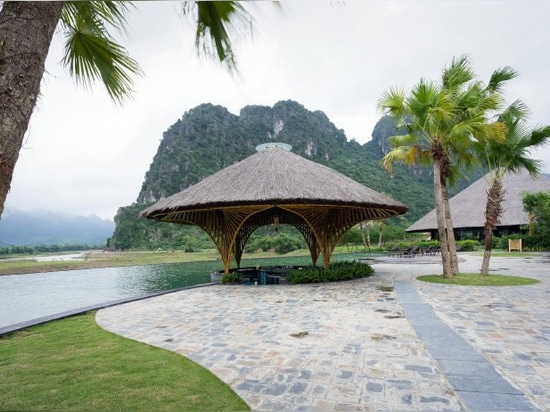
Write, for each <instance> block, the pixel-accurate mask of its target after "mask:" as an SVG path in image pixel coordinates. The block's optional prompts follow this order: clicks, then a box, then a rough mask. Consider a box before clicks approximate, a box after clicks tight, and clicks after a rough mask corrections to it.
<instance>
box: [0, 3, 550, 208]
mask: <svg viewBox="0 0 550 412" xmlns="http://www.w3.org/2000/svg"><path fill="white" fill-rule="evenodd" d="M178 4H179V3H178V2H174V3H173V2H136V5H137V10H136V11H135V13H134V15H133V16H132V18H131V19H130V23H131V25H132V30H131V33H130V39H128V41H125V42H126V44H128V49H129V51H130V53H131V55H132V56H134V57H135V58H136V59H137V60H138V61H139V62H140V64H141V65H142V67H143V70H144V73H145V76H144V77H143V78H139V79H137V80H136V84H135V95H134V99H133V101H130V102H128V103H127V104H125V105H124V106H122V107H119V106H115V105H114V104H113V103H112V102H111V101H110V100H109V99H108V97H107V96H106V93H105V92H104V91H103V89H102V87H101V86H100V85H96V86H95V87H94V88H93V90H91V91H84V90H82V89H80V88H77V87H76V86H75V84H74V81H73V80H72V79H70V78H69V76H68V75H67V73H66V71H65V70H64V69H63V68H62V67H61V66H59V64H58V62H59V61H60V59H61V48H62V45H61V41H60V39H59V38H58V39H56V41H55V42H54V43H53V44H52V47H51V48H50V55H49V57H48V61H47V70H48V73H47V75H46V76H45V78H44V81H43V87H42V97H41V99H40V102H39V105H38V107H37V109H36V111H35V114H34V115H33V118H32V121H31V125H30V128H29V130H28V132H27V137H26V142H25V145H24V149H23V150H22V152H21V155H20V160H19V162H18V164H17V166H16V170H15V176H14V180H13V183H12V190H11V192H10V194H9V195H8V202H7V206H8V207H14V208H19V209H24V210H28V209H33V208H48V209H52V210H55V211H60V212H69V213H74V214H98V215H99V216H101V217H104V218H112V217H113V216H114V214H115V213H116V210H117V208H118V207H120V206H125V205H128V204H131V203H132V202H133V201H135V199H136V197H137V195H138V193H139V190H140V188H141V184H142V182H143V178H144V175H145V172H146V171H147V170H148V168H149V165H150V163H151V161H152V160H153V156H154V154H155V153H156V150H157V147H158V144H159V141H160V139H161V138H162V133H163V132H164V131H165V130H166V129H167V128H168V127H169V126H170V125H171V124H173V123H174V122H175V121H176V120H177V119H178V118H180V117H181V116H182V115H183V113H185V112H186V111H188V110H190V109H191V108H193V107H195V106H197V105H199V104H201V103H207V102H211V103H214V104H220V105H223V106H225V107H227V108H228V109H229V110H230V111H231V112H233V113H238V111H239V110H240V109H241V108H242V107H243V106H245V105H248V104H263V105H268V106H272V105H273V104H274V103H276V102H277V101H279V100H286V99H293V100H296V101H298V102H300V103H301V104H303V105H304V106H305V107H306V108H308V109H309V110H321V111H323V112H325V114H326V115H327V116H328V117H329V119H331V121H332V122H333V123H334V124H335V125H336V127H338V128H340V129H344V131H345V132H346V135H347V136H348V139H356V140H357V141H359V142H361V143H363V142H366V141H367V140H369V139H370V136H371V133H372V129H373V127H374V124H375V123H376V121H377V120H378V119H379V118H380V113H379V112H377V111H376V103H377V101H378V99H379V97H380V96H381V94H382V93H383V92H384V91H385V90H387V89H388V88H390V87H393V86H396V87H403V88H410V87H411V86H412V85H413V84H414V83H416V82H417V81H418V80H419V79H420V78H422V77H424V78H428V79H434V80H436V79H438V78H439V76H440V74H441V70H442V69H443V67H444V66H445V65H446V64H448V63H449V62H450V61H451V59H452V58H453V57H454V56H460V55H462V54H468V55H469V56H470V58H471V61H472V65H473V67H474V69H475V71H476V73H477V74H478V76H479V78H480V79H484V80H487V79H488V78H489V76H490V74H491V72H492V71H493V70H494V69H496V68H498V67H502V66H505V65H509V66H512V67H513V68H515V69H517V70H518V71H519V72H520V74H521V75H520V77H519V78H518V79H515V80H513V81H512V82H510V83H509V85H508V87H507V88H506V97H507V99H508V100H509V101H510V102H511V101H513V100H514V99H516V98H521V99H522V100H524V101H525V102H526V103H527V104H528V106H529V107H530V108H531V111H532V117H531V121H532V122H533V124H536V125H541V124H549V123H550V109H549V107H550V94H549V93H548V90H550V78H549V76H548V75H547V70H548V67H549V66H550V49H549V48H548V47H547V41H548V39H550V26H549V25H548V24H547V22H546V16H548V15H550V3H548V2H546V1H536V0H523V1H520V0H507V1H499V0H487V1H483V0H480V1H429V0H426V1H421V0H410V1H390V0H388V1H349V2H345V4H344V5H341V4H334V3H332V2H328V1H327V2H320V1H318V0H317V1H313V0H309V1H300V2H294V1H293V2H290V1H287V2H284V3H283V8H282V10H279V9H277V8H275V7H273V6H272V5H271V4H269V2H255V3H253V7H252V12H253V13H254V15H255V16H256V21H255V26H256V31H255V33H254V36H253V38H252V39H250V38H242V39H239V40H237V41H236V43H235V49H236V51H237V58H238V63H239V67H240V75H239V76H231V75H230V74H229V73H228V72H227V70H225V69H224V68H223V67H221V66H220V65H219V64H218V63H217V62H215V61H212V60H205V59H199V58H197V53H196V50H195V48H194V29H193V27H192V25H190V24H189V21H187V20H186V19H183V20H182V19H181V18H180V17H178V12H177V10H178V7H179V6H178ZM533 155H534V157H538V158H541V159H542V160H544V161H545V171H546V172H547V173H550V147H546V148H545V149H544V150H540V151H537V152H536V153H534V154H533Z"/></svg>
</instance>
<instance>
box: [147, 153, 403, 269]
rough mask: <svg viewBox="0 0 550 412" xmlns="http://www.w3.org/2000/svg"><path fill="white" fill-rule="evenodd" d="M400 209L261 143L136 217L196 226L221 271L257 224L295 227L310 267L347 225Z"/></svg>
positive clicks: (326, 170)
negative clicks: (208, 241) (259, 147)
mask: <svg viewBox="0 0 550 412" xmlns="http://www.w3.org/2000/svg"><path fill="white" fill-rule="evenodd" d="M407 210H408V209H407V207H406V206H404V205H403V204H401V203H399V202H397V201H395V200H394V199H391V198H390V197H388V196H386V195H383V194H381V193H378V192H376V191H374V190H372V189H370V188H368V187H366V186H364V185H361V184H359V183H357V182H355V181H353V180H352V179H350V178H348V177H346V176H344V175H342V174H341V173H339V172H336V171H334V170H332V169H330V168H328V167H326V166H323V165H320V164H318V163H315V162H312V161H309V160H306V159H304V158H302V157H300V156H298V155H296V154H293V153H291V152H289V151H286V150H283V149H281V148H280V147H278V146H274V147H269V146H266V145H263V147H262V151H260V152H259V153H256V154H254V155H252V156H250V157H248V158H246V159H244V160H243V161H241V162H239V163H236V164H234V165H232V166H229V167H227V168H226V169H223V170H221V171H219V172H218V173H215V174H214V175H212V176H209V177H207V178H205V179H204V180H202V181H201V182H199V183H197V184H196V185H194V186H191V187H189V188H187V189H185V190H183V191H182V192H179V193H177V194H175V195H173V196H170V197H168V198H166V199H163V200H160V201H159V202H157V203H156V204H154V205H152V206H150V207H149V208H147V209H146V210H144V211H143V212H142V215H143V216H145V217H147V218H150V219H156V220H160V221H164V222H172V223H182V224H193V225H197V226H199V227H201V228H202V229H203V230H204V231H205V232H206V233H207V234H208V235H209V236H210V238H211V239H212V240H213V241H214V243H215V245H216V247H217V249H218V251H219V253H220V257H221V260H222V262H223V266H224V271H225V272H228V271H229V265H230V262H231V257H233V258H234V259H235V262H236V264H237V266H240V262H241V258H242V253H243V250H244V247H245V245H246V242H247V241H248V239H249V238H250V235H251V234H252V233H253V232H254V231H255V230H256V229H258V228H259V227H261V226H266V225H272V224H288V225H292V226H294V227H295V228H296V229H297V230H298V231H299V232H300V233H301V234H302V236H303V237H304V239H305V241H306V243H307V245H308V249H309V252H310V255H311V260H312V264H313V265H316V264H317V260H318V258H319V256H321V257H322V261H323V266H324V267H327V266H328V265H329V263H330V258H331V255H332V253H333V251H334V248H335V247H336V245H337V243H338V241H339V240H340V238H341V237H342V236H343V235H344V233H345V232H346V231H347V230H349V229H350V228H351V227H353V226H354V225H356V224H357V223H360V222H363V221H365V220H376V219H386V218H389V217H393V216H396V215H399V214H402V213H405V212H406V211H407Z"/></svg>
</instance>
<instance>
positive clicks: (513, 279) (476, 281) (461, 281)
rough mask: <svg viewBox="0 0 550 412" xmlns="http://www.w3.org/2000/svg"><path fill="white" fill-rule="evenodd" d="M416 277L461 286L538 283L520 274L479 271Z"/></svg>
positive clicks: (423, 280)
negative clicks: (446, 275)
mask: <svg viewBox="0 0 550 412" xmlns="http://www.w3.org/2000/svg"><path fill="white" fill-rule="evenodd" d="M416 279H418V280H421V281H422V282H430V283H441V284H445V285H463V286H523V285H532V284H535V283H539V281H538V280H537V279H531V278H525V277H520V276H505V275H487V276H481V275H480V274H479V273H459V274H458V275H454V276H453V277H452V278H450V279H445V278H444V277H443V276H442V275H423V276H418V277H417V278H416Z"/></svg>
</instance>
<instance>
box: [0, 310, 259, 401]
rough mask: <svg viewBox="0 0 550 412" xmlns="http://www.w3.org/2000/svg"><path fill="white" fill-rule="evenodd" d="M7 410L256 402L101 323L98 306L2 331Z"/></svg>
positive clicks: (1, 394) (0, 367)
mask: <svg viewBox="0 0 550 412" xmlns="http://www.w3.org/2000/svg"><path fill="white" fill-rule="evenodd" d="M0 376H2V384H1V385H0V410H128V411H132V410H136V411H138V410H156V411H172V410H177V411H180V410H186V411H192V410H197V411H206V410H219V411H237V410H239V411H242V410H249V408H248V406H247V405H246V403H244V402H243V401H242V400H241V399H240V398H239V397H238V396H237V395H236V394H235V393H234V392H233V391H232V390H231V389H230V388H229V387H228V386H227V385H226V384H225V383H223V382H222V381H221V380H219V379H218V378H217V377H216V376H215V375H213V374H212V373H210V372H209V371H208V370H207V369H204V368H202V367H201V366H199V365H197V364H196V363H194V362H192V361H190V360H188V359H187V358H185V357H183V356H180V355H177V354H175V353H173V352H169V351H166V350H163V349H160V348H155V347H152V346H148V345H145V344H142V343H139V342H135V341H132V340H129V339H126V338H123V337H120V336H117V335H114V334H112V333H109V332H107V331H105V330H103V329H101V328H100V327H99V326H98V325H97V324H96V323H95V312H89V313H86V314H83V315H79V316H74V317H71V318H67V319H63V320H59V321H55V322H49V323H46V324H43V325H39V326H34V327H32V328H29V329H28V330H25V331H21V332H16V333H14V334H12V335H8V336H4V337H2V338H0Z"/></svg>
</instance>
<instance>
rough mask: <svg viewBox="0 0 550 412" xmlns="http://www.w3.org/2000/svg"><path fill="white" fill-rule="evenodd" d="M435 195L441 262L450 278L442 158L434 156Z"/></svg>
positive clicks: (451, 274) (451, 272)
mask: <svg viewBox="0 0 550 412" xmlns="http://www.w3.org/2000/svg"><path fill="white" fill-rule="evenodd" d="M433 168H434V197H435V214H436V216H437V232H438V234H439V244H440V246H441V263H442V265H443V277H444V278H446V279H449V278H451V277H453V271H452V268H451V261H450V259H449V247H448V244H447V234H446V230H445V207H444V205H443V193H442V190H441V159H439V158H438V157H435V158H434V161H433Z"/></svg>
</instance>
